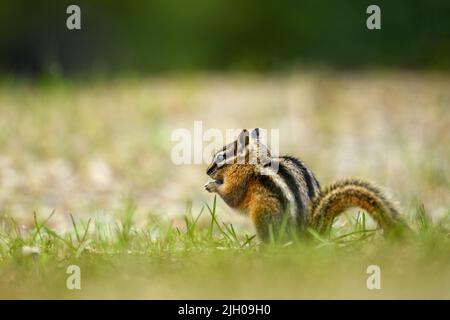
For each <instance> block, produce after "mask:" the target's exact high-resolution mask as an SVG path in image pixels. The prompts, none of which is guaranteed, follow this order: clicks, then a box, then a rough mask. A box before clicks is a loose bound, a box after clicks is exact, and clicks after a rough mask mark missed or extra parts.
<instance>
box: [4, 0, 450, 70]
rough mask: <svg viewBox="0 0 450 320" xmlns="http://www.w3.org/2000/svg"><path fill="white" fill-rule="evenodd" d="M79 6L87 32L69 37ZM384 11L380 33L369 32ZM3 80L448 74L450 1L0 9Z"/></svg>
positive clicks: (176, 1)
mask: <svg viewBox="0 0 450 320" xmlns="http://www.w3.org/2000/svg"><path fill="white" fill-rule="evenodd" d="M70 4H77V5H79V6H80V7H81V12H82V30H80V31H69V30H67V28H66V19H67V16H68V15H67V14H66V8H67V6H68V5H70ZM370 4H377V5H379V6H380V7H381V20H382V30H375V31H371V30H368V29H367V28H366V19H367V17H368V15H367V14H366V8H367V7H368V6H369V5H370ZM0 6H1V8H0V72H3V73H6V74H11V73H12V74H19V75H22V74H25V75H40V74H45V73H49V72H50V73H58V74H61V75H77V74H101V73H106V74H121V73H124V72H125V73H138V74H140V73H143V74H146V73H155V72H191V71H198V70H207V71H223V70H227V71H228V70H232V71H234V70H245V71H247V70H251V71H253V70H257V71H267V70H270V71H272V70H286V69H291V68H303V67H305V66H307V67H321V68H332V69H349V68H351V69H359V68H379V67H383V68H390V67H395V68H402V69H404V68H407V69H411V68H413V69H433V70H450V41H449V40H450V2H449V1H447V0H431V1H422V0H408V1H380V0H377V1H373V0H370V1H366V0H350V1H332V0H303V1H298V0H281V1H270V2H269V1H264V2H262V1H256V0H247V1H242V0H240V1H238V0H193V1H182V0H164V1H163V0H160V1H153V0H146V1H145V0H129V1H106V0H95V1H92V0H89V1H86V0H77V1H26V0H14V1H11V0H6V1H2V3H1V5H0Z"/></svg>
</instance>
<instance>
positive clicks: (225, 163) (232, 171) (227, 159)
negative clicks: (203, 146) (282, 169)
mask: <svg viewBox="0 0 450 320" xmlns="http://www.w3.org/2000/svg"><path fill="white" fill-rule="evenodd" d="M267 163H270V151H269V149H268V148H267V146H265V145H264V144H262V143H261V141H260V129H259V128H256V129H253V130H251V131H248V130H246V129H244V130H242V131H241V133H240V134H239V136H238V138H237V139H236V141H234V142H232V143H230V144H228V145H226V146H224V147H223V148H222V150H220V151H219V152H217V153H216V154H215V155H214V158H213V160H212V162H211V164H210V165H209V166H208V169H207V170H206V174H207V175H208V176H209V177H210V178H211V180H210V181H209V182H208V183H206V184H205V188H206V190H208V191H209V192H215V191H217V188H219V187H220V186H221V185H222V184H223V183H224V181H225V179H227V177H230V176H236V175H238V174H240V172H242V174H245V173H248V172H249V171H250V172H251V171H252V170H253V169H254V167H255V166H258V165H266V164H267Z"/></svg>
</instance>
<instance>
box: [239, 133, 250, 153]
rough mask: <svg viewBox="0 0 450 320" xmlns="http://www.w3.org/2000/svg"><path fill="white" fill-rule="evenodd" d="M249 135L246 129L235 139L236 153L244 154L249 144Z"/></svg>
mask: <svg viewBox="0 0 450 320" xmlns="http://www.w3.org/2000/svg"><path fill="white" fill-rule="evenodd" d="M249 137H250V134H249V132H248V130H247V129H244V130H242V131H241V133H240V134H239V136H238V138H237V148H238V153H245V148H246V147H247V146H248V144H249V142H250V138H249Z"/></svg>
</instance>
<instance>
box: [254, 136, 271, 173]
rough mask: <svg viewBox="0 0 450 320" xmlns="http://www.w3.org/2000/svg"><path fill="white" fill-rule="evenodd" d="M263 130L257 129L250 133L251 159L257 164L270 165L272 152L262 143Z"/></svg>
mask: <svg viewBox="0 0 450 320" xmlns="http://www.w3.org/2000/svg"><path fill="white" fill-rule="evenodd" d="M261 140H262V139H261V129H260V128H255V129H253V130H252V131H251V133H250V150H251V153H252V154H251V155H250V157H251V158H252V159H253V161H256V163H261V164H263V165H266V164H267V163H270V160H271V159H270V150H269V148H268V147H267V146H266V145H265V144H263V143H262V142H261Z"/></svg>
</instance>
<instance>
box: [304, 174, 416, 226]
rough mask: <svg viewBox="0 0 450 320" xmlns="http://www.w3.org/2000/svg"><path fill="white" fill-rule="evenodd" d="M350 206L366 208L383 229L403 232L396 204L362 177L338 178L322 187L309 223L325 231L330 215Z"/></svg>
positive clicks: (313, 205) (334, 216)
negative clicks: (326, 186) (340, 179)
mask: <svg viewBox="0 0 450 320" xmlns="http://www.w3.org/2000/svg"><path fill="white" fill-rule="evenodd" d="M351 207H359V208H361V209H363V210H365V211H366V212H367V213H368V214H369V215H370V216H371V217H372V219H373V220H375V222H376V223H377V224H378V225H379V226H380V227H381V228H382V229H383V231H384V232H387V233H391V232H392V231H395V232H394V233H399V232H402V231H403V230H405V229H408V227H407V225H406V224H405V223H404V222H403V220H402V219H401V217H400V214H399V211H398V210H397V209H396V208H395V206H394V204H392V203H391V202H390V201H389V200H388V199H387V198H386V197H385V195H384V194H383V192H382V191H381V190H380V188H378V187H377V186H375V185H373V184H371V183H369V182H366V181H361V180H356V179H347V180H342V181H338V182H336V183H334V184H332V185H331V186H329V187H328V188H326V189H324V190H321V192H320V193H319V195H318V196H316V197H315V198H314V199H313V201H312V203H311V208H310V213H311V214H310V223H309V224H310V226H311V227H313V228H314V229H315V230H317V231H319V232H325V231H326V230H327V229H328V228H329V227H330V226H331V224H332V223H333V219H334V218H336V217H337V216H338V215H339V214H341V213H342V212H343V211H345V210H346V209H348V208H351Z"/></svg>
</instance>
